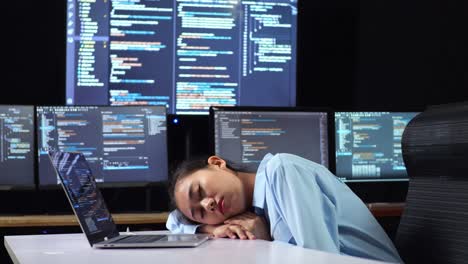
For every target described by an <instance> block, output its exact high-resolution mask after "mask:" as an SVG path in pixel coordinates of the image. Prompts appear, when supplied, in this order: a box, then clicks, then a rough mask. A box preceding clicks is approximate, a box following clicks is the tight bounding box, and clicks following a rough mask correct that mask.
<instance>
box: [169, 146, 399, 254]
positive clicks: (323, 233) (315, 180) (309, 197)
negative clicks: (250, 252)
mask: <svg viewBox="0 0 468 264" xmlns="http://www.w3.org/2000/svg"><path fill="white" fill-rule="evenodd" d="M170 194H171V196H172V197H171V198H172V200H173V202H174V204H175V206H176V207H177V209H176V210H174V211H172V212H171V214H170V215H169V218H168V221H167V224H166V226H167V228H168V229H169V230H171V231H172V232H174V233H197V232H198V233H209V234H212V235H213V236H214V237H229V238H239V239H264V240H270V241H271V240H276V241H282V242H286V243H290V244H293V245H297V246H300V247H304V248H311V249H317V250H322V251H327V252H331V253H337V254H345V255H351V256H356V257H362V258H369V259H374V260H382V261H388V262H399V263H401V262H402V261H401V259H400V257H399V255H398V252H397V250H396V249H395V247H394V245H393V243H392V241H391V240H390V239H389V237H388V236H387V235H386V233H385V231H384V230H383V229H382V227H381V226H380V225H379V224H378V222H377V221H376V219H375V218H374V217H373V215H372V214H371V213H370V211H369V210H368V208H367V207H366V205H365V204H364V203H363V202H362V201H361V200H360V199H359V198H358V197H357V196H356V195H355V194H354V193H353V192H352V191H351V190H350V189H349V188H348V187H347V186H346V185H345V184H344V183H342V182H341V181H340V180H339V179H338V178H337V177H335V176H334V175H333V174H332V173H331V172H330V171H328V170H327V169H326V168H325V167H324V166H322V165H319V164H317V163H314V162H312V161H310V160H307V159H304V158H301V157H299V156H295V155H292V154H285V153H281V154H276V155H271V154H267V155H266V156H265V157H264V158H263V160H262V161H261V163H260V166H259V168H258V170H257V172H256V173H253V172H249V171H246V170H245V169H242V168H239V167H237V166H236V165H234V164H231V163H230V162H228V161H226V160H223V159H222V158H220V157H217V156H211V157H209V158H207V159H200V160H192V161H186V162H184V163H182V164H181V165H180V166H179V167H178V169H177V170H176V172H175V173H174V175H173V180H172V184H171V189H170Z"/></svg>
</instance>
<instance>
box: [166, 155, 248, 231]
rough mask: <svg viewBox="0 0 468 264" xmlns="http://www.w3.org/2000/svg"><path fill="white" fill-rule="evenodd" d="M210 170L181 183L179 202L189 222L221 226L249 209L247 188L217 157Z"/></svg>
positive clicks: (211, 159) (195, 173) (211, 161)
mask: <svg viewBox="0 0 468 264" xmlns="http://www.w3.org/2000/svg"><path fill="white" fill-rule="evenodd" d="M208 164H209V165H208V167H207V168H205V169H201V170H198V171H196V172H194V173H192V174H190V175H188V176H186V177H184V178H182V179H181V180H179V181H178V183H177V184H176V187H175V193H174V195H175V200H176V204H177V207H178V208H179V210H180V211H181V212H182V213H183V214H184V215H185V216H186V217H188V218H189V219H191V220H193V221H195V222H198V223H203V224H212V225H213V224H220V223H223V222H224V220H226V219H228V218H230V217H232V216H234V215H237V214H240V213H242V212H244V211H245V210H246V208H247V205H246V195H245V188H244V185H243V184H242V181H241V180H240V178H239V177H237V175H236V173H235V172H233V171H231V170H229V169H228V168H227V167H226V162H225V161H224V160H222V159H220V158H218V157H216V156H213V157H210V159H208Z"/></svg>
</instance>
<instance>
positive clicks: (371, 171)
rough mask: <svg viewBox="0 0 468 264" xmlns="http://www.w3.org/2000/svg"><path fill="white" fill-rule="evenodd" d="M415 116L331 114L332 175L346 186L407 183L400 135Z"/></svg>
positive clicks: (382, 113)
mask: <svg viewBox="0 0 468 264" xmlns="http://www.w3.org/2000/svg"><path fill="white" fill-rule="evenodd" d="M418 113H419V112H335V151H336V153H335V155H336V175H337V176H338V177H339V178H341V179H342V180H343V181H346V182H369V181H372V182H377V181H407V180H408V176H407V173H406V168H405V164H404V162H403V157H402V153H401V137H402V134H403V131H404V129H405V127H406V125H407V124H408V122H409V121H411V119H412V118H414V117H415V116H416V115H417V114H418Z"/></svg>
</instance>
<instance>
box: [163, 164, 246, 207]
mask: <svg viewBox="0 0 468 264" xmlns="http://www.w3.org/2000/svg"><path fill="white" fill-rule="evenodd" d="M209 157H210V156H201V157H196V158H193V159H190V160H185V161H183V162H181V163H180V164H179V165H178V166H177V168H176V169H175V171H174V172H173V173H172V177H171V182H170V184H169V197H170V202H171V203H170V208H171V210H173V209H177V204H176V202H175V193H174V192H175V187H176V184H177V183H178V182H179V181H180V180H182V179H183V178H185V177H187V176H189V175H191V174H192V173H194V172H196V171H198V170H201V169H205V168H207V167H208V158H209ZM223 160H224V161H226V167H227V168H228V169H230V170H232V171H235V172H248V173H251V172H255V170H253V169H251V168H248V167H247V166H245V165H242V164H239V163H236V162H233V161H230V160H227V159H223Z"/></svg>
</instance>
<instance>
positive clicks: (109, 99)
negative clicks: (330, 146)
mask: <svg viewBox="0 0 468 264" xmlns="http://www.w3.org/2000/svg"><path fill="white" fill-rule="evenodd" d="M66 12H67V43H66V65H67V66H66V72H67V74H66V102H67V105H109V104H110V105H165V106H167V108H168V112H169V113H170V114H208V109H209V106H211V105H218V106H234V105H260V106H295V103H296V50H297V49H296V35H297V0H256V1H250V0H249V1H244V0H243V1H228V0H221V1H220V0H216V1H215V0H205V1H199V0H168V1H118V0H113V1H74V0H68V2H67V11H66ZM265 95H268V96H265Z"/></svg>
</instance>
